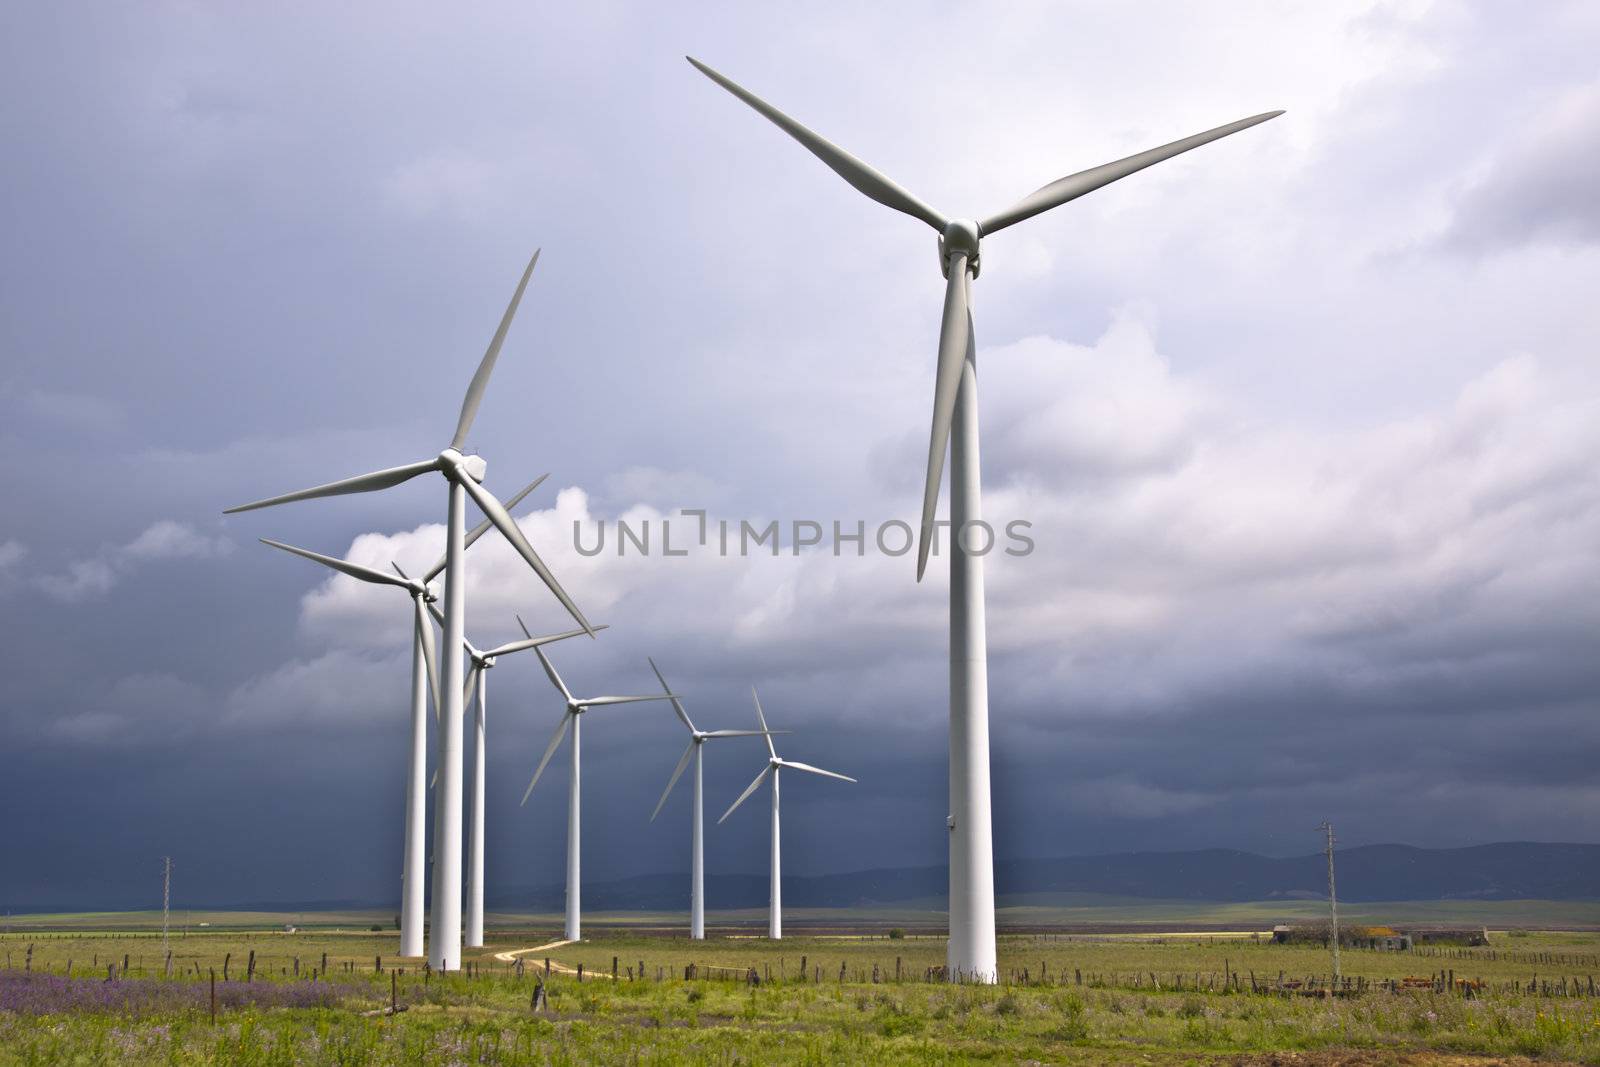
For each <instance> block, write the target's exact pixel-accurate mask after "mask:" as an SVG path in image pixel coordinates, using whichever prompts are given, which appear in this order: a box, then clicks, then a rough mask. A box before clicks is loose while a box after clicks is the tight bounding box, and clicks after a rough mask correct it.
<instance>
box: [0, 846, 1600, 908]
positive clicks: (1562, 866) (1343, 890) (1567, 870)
mask: <svg viewBox="0 0 1600 1067" xmlns="http://www.w3.org/2000/svg"><path fill="white" fill-rule="evenodd" d="M1335 859H1336V863H1337V871H1338V888H1339V899H1340V900H1343V901H1349V902H1351V903H1359V902H1363V901H1427V900H1438V901H1448V900H1458V901H1475V900H1476V901H1494V900H1600V845H1586V844H1559V843H1541V842H1530V841H1508V842H1499V843H1495V844H1486V845H1473V846H1469V847H1465V848H1444V849H1430V848H1417V847H1415V846H1412V845H1393V844H1389V845H1362V846H1359V847H1355V848H1348V849H1341V850H1339V851H1338V852H1337V853H1336V854H1335ZM687 884H688V874H687V873H686V872H665V873H656V874H649V875H637V876H633V877H629V878H621V879H611V880H604V881H592V882H586V883H585V884H584V904H585V905H586V906H587V907H588V908H590V909H593V910H597V911H600V910H604V911H658V910H666V909H673V908H679V907H682V906H683V905H684V903H685V900H686V895H687ZM767 889H768V887H767V876H766V875H765V874H757V875H750V874H708V875H707V877H706V896H707V899H708V901H709V902H711V904H712V905H713V906H715V907H717V908H735V909H736V908H759V907H763V906H765V904H766V902H767ZM995 892H996V897H997V902H998V903H999V904H1001V905H1002V906H1004V905H1006V904H1008V903H1022V902H1024V901H1023V899H1022V898H1027V899H1028V900H1030V901H1037V900H1039V899H1040V898H1041V897H1048V896H1051V895H1059V896H1067V895H1071V896H1075V897H1094V896H1105V897H1121V898H1135V899H1148V900H1173V901H1185V902H1212V903H1242V902H1249V901H1274V900H1281V901H1285V902H1288V901H1295V900H1307V899H1321V898H1323V897H1324V896H1326V893H1327V866H1326V858H1325V857H1324V856H1323V854H1322V853H1320V852H1316V853H1310V854H1307V855H1303V856H1292V857H1284V858H1274V857H1269V856H1261V855H1257V854H1255V853H1251V852H1243V851H1239V850H1235V849H1199V850H1195V851H1190V852H1126V853H1111V854H1104V855H1090V856H1067V857H1062V858H1058V859H1011V860H1000V861H998V862H997V863H996V864H995ZM945 893H946V872H945V868H944V866H942V865H940V866H929V867H899V868H885V869H879V870H866V871H851V872H846V873H841V874H824V875H797V874H787V875H785V876H784V879H783V896H784V903H785V904H786V905H788V906H789V907H794V908H858V907H872V906H875V905H890V904H893V905H904V904H907V903H909V902H916V903H917V904H918V905H919V906H923V907H928V908H936V909H937V908H942V907H943V906H944V899H945ZM564 901H565V886H564V884H563V883H561V882H548V883H544V884H540V885H532V886H529V885H523V886H515V885H512V886H502V887H499V888H496V887H492V886H491V887H490V893H489V894H488V900H487V904H488V906H489V907H491V908H496V909H511V910H528V909H532V910H552V911H554V910H559V909H560V908H561V907H562V906H563V903H564ZM149 903H150V902H149V900H148V898H147V897H144V896H141V897H140V899H138V900H132V899H109V900H108V899H95V898H94V896H93V893H92V891H90V892H84V891H82V890H79V891H77V892H73V893H63V894H62V899H61V900H59V901H50V900H29V901H17V902H12V903H9V904H8V903H6V902H0V907H6V908H8V909H9V910H13V911H17V912H24V911H65V910H98V909H118V908H145V907H148V906H149ZM393 905H394V902H393V901H381V900H276V901H262V900H255V901H228V902H207V903H204V904H201V903H195V904H187V903H186V905H185V906H189V907H210V908H217V909H222V910H235V909H244V910H284V909H289V910H296V909H303V910H315V909H324V908H333V909H339V908H384V907H392V906H393Z"/></svg>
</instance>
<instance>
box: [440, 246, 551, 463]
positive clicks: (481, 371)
mask: <svg viewBox="0 0 1600 1067" xmlns="http://www.w3.org/2000/svg"><path fill="white" fill-rule="evenodd" d="M537 262H539V250H538V249H534V252H533V258H532V259H530V260H528V269H527V270H525V271H523V272H522V280H521V281H520V282H518V283H517V291H516V292H515V293H512V294H511V303H510V304H509V305H507V306H506V313H505V314H504V315H502V316H501V317H500V327H499V329H497V330H495V331H494V338H493V340H491V341H490V342H489V349H488V351H486V352H484V354H483V359H481V360H479V361H478V369H477V370H476V371H475V372H474V373H473V375H472V382H471V384H469V385H468V386H467V395H466V396H465V397H463V398H462V400H461V417H460V418H459V419H457V420H456V435H455V436H454V437H453V438H451V439H450V447H451V448H455V449H459V448H460V447H461V446H462V445H464V444H466V441H467V431H469V430H471V429H472V420H473V419H474V418H476V417H477V415H478V405H479V404H480V403H482V402H483V391H484V390H485V389H487V388H488V387H489V375H491V374H493V373H494V363H495V360H497V359H499V358H500V346H501V345H503V344H505V342H506V332H507V331H508V330H510V329H511V320H512V319H514V318H516V315H517V305H518V304H520V303H522V293H523V290H525V289H527V288H528V279H529V278H531V277H533V265H534V264H535V263H537Z"/></svg>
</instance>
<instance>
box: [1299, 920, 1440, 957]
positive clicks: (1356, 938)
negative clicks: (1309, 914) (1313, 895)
mask: <svg viewBox="0 0 1600 1067" xmlns="http://www.w3.org/2000/svg"><path fill="white" fill-rule="evenodd" d="M1272 940H1273V941H1274V942H1276V943H1277V944H1280V945H1306V944H1314V945H1326V944H1327V943H1328V924H1327V923H1301V924H1296V925H1280V926H1274V927H1273V928H1272ZM1339 944H1340V945H1341V946H1343V947H1345V948H1370V949H1377V950H1379V951H1383V952H1404V951H1406V950H1407V949H1409V948H1410V947H1411V944H1412V940H1411V935H1410V934H1409V933H1406V932H1404V931H1401V930H1396V929H1394V928H1393V927H1391V926H1341V927H1340V928H1339Z"/></svg>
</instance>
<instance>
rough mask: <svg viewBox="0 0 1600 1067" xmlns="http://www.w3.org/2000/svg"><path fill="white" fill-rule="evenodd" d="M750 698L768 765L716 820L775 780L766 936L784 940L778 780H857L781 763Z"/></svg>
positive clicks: (758, 705)
mask: <svg viewBox="0 0 1600 1067" xmlns="http://www.w3.org/2000/svg"><path fill="white" fill-rule="evenodd" d="M750 695H751V696H752V697H754V698H755V702H756V721H757V722H759V723H760V724H761V730H760V732H761V733H762V734H763V735H765V737H766V742H767V765H766V767H765V768H764V769H763V770H762V772H761V773H760V774H758V775H756V780H755V781H753V782H751V783H750V784H749V785H748V786H746V787H745V791H744V792H743V793H740V794H739V799H738V800H735V801H734V802H733V803H732V804H730V805H729V806H728V810H727V811H725V812H723V813H722V818H721V819H718V820H717V824H718V825H721V824H722V822H723V820H725V819H727V817H728V816H730V815H732V814H733V810H734V809H735V808H737V807H738V806H739V805H740V804H743V803H744V802H745V800H746V799H747V798H748V797H749V796H750V794H751V793H754V792H755V791H756V790H757V789H759V788H761V783H762V782H764V781H766V780H767V778H768V777H769V776H770V777H771V778H772V895H771V898H770V899H771V903H770V905H769V909H768V913H767V936H768V937H770V938H772V940H774V941H776V940H778V939H779V938H781V937H782V936H783V869H782V867H783V865H782V863H781V862H780V858H781V854H782V850H781V849H780V847H779V832H778V831H779V827H778V777H779V772H780V771H782V770H783V769H784V768H785V767H788V768H791V769H792V770H796V771H805V772H806V773H807V774H820V775H822V776H823V777H824V778H837V779H839V780H840V781H841V782H854V781H855V779H854V778H850V777H847V776H846V775H843V774H835V773H834V772H833V771H825V770H823V769H822V768H821V767H813V766H811V764H809V763H799V762H797V761H795V760H788V759H780V758H779V757H778V750H777V749H776V748H774V747H773V745H772V731H771V730H769V729H767V717H766V715H764V714H763V713H762V711H761V696H760V694H758V693H757V692H756V688H755V686H751V687H750Z"/></svg>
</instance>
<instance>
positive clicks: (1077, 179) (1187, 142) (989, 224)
mask: <svg viewBox="0 0 1600 1067" xmlns="http://www.w3.org/2000/svg"><path fill="white" fill-rule="evenodd" d="M1281 114H1283V112H1282V111H1266V112H1262V113H1261V114H1259V115H1252V116H1250V117H1249V118H1247V119H1240V120H1239V121H1238V122H1230V123H1228V124H1227V125H1226V126H1218V127H1217V128H1216V129H1213V130H1206V131H1205V132H1204V133H1197V134H1195V135H1194V136H1193V137H1185V138H1183V139H1182V140H1181V141H1173V142H1172V143H1171V144H1164V145H1162V146H1161V147H1159V148H1152V149H1150V150H1149V151H1148V152H1140V153H1138V154H1137V155H1132V156H1128V157H1126V158H1124V159H1119V160H1116V161H1115V162H1112V163H1103V164H1101V165H1100V166H1098V167H1090V168H1089V169H1088V170H1080V171H1078V172H1077V173H1076V174H1069V175H1067V176H1066V177H1065V178H1059V179H1057V180H1056V181H1053V182H1051V183H1050V184H1049V185H1046V186H1044V187H1043V188H1041V189H1036V190H1034V191H1033V192H1031V193H1029V194H1028V195H1027V196H1025V197H1023V198H1022V199H1021V200H1018V201H1017V202H1016V203H1015V204H1012V205H1011V206H1010V207H1008V208H1006V210H1004V211H1002V212H1000V214H998V215H992V216H990V217H989V218H986V219H984V220H983V221H982V222H981V223H979V224H978V232H979V233H980V234H983V235H988V234H991V233H994V232H995V231H996V230H1003V229H1005V228H1006V227H1007V226H1010V225H1011V224H1012V223H1016V222H1021V221H1022V220H1023V219H1030V218H1032V217H1033V216H1035V215H1037V214H1039V213H1040V212H1041V211H1049V210H1050V209H1051V208H1053V207H1059V206H1061V205H1062V204H1065V203H1066V202H1067V201H1068V200H1076V199H1077V198H1078V197H1080V196H1082V195H1083V194H1085V193H1092V192H1094V191H1095V190H1096V189H1098V188H1100V187H1101V186H1102V185H1110V184H1111V183H1112V182H1114V181H1116V180H1117V179H1119V178H1126V177H1127V176H1128V175H1130V174H1132V173H1134V172H1135V171H1141V170H1144V168H1146V167H1149V166H1152V165H1154V164H1156V163H1160V162H1161V161H1162V160H1166V159H1171V158H1172V157H1173V156H1176V155H1182V154H1183V153H1184V152H1187V151H1189V149H1191V148H1199V147H1200V146H1201V145H1203V144H1209V143H1211V142H1212V141H1216V140H1220V139H1221V138H1223V137H1226V136H1228V135H1229V134H1233V133H1238V132H1239V131H1240V130H1247V129H1249V128H1250V127H1251V126H1256V125H1259V124H1260V123H1263V122H1266V121H1267V120H1268V119H1275V118H1277V117H1278V116H1279V115H1281Z"/></svg>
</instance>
